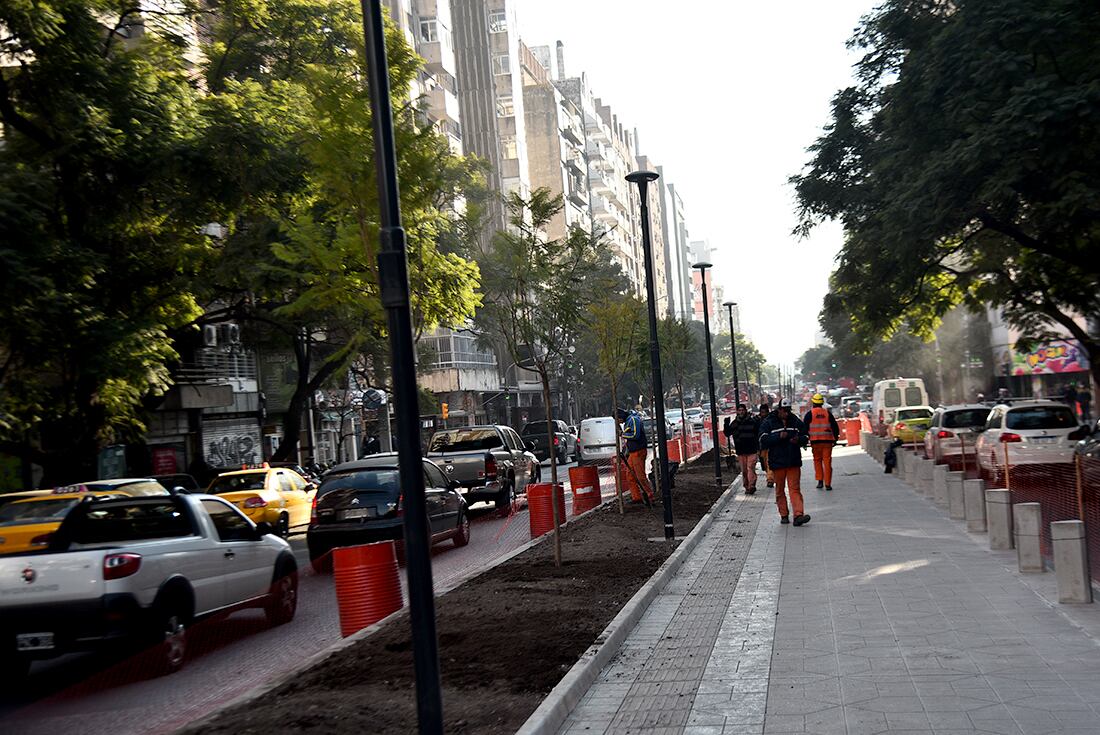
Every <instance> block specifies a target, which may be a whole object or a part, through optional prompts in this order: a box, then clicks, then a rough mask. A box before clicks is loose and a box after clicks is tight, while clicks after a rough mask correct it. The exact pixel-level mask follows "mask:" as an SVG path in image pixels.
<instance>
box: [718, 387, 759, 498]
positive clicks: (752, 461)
mask: <svg viewBox="0 0 1100 735" xmlns="http://www.w3.org/2000/svg"><path fill="white" fill-rule="evenodd" d="M726 436H728V437H730V438H731V439H733V448H734V450H736V452H737V459H738V461H740V463H741V478H742V479H743V481H744V485H745V494H746V495H752V494H753V493H755V492H756V455H757V454H758V453H759V452H760V420H759V419H757V418H756V417H755V416H751V415H749V412H748V410H746V409H745V406H744V404H741V403H739V404H737V416H736V417H735V418H734V419H733V421H731V422H730V430H729V433H728V434H727V435H726Z"/></svg>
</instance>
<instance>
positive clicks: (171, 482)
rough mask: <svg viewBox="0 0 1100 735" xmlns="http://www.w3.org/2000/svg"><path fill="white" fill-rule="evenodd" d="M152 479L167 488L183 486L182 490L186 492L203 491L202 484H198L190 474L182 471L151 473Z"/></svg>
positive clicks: (172, 488) (173, 488)
mask: <svg viewBox="0 0 1100 735" xmlns="http://www.w3.org/2000/svg"><path fill="white" fill-rule="evenodd" d="M153 479H154V480H156V481H157V482H159V483H160V484H161V485H164V486H165V487H166V488H168V489H169V490H175V489H177V488H183V491H184V492H187V493H201V492H202V491H203V486H201V485H199V483H198V480H196V479H195V478H194V477H192V476H191V475H187V474H183V473H177V474H174V475H153Z"/></svg>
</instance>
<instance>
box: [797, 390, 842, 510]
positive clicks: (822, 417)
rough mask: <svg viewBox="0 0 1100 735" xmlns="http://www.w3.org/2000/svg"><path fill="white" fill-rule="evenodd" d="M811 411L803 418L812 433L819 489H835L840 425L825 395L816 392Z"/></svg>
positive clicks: (808, 430) (811, 400)
mask: <svg viewBox="0 0 1100 735" xmlns="http://www.w3.org/2000/svg"><path fill="white" fill-rule="evenodd" d="M810 405H811V406H812V407H811V408H810V411H809V413H807V414H806V418H804V419H803V421H802V422H803V423H804V424H806V430H807V432H808V433H809V435H810V450H811V451H812V452H813V455H814V476H815V477H816V478H817V489H818V490H820V489H821V488H823V487H824V488H825V489H826V490H828V491H832V489H833V447H834V446H835V445H836V443H837V441H838V440H839V439H840V426H839V425H838V424H837V422H836V419H835V418H833V412H832V411H830V410H829V409H827V408H825V396H823V395H821V394H820V393H814V395H813V398H811V399H810Z"/></svg>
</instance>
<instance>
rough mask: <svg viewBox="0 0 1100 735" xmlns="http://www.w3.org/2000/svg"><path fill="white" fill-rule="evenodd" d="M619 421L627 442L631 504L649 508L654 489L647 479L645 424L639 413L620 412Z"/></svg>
mask: <svg viewBox="0 0 1100 735" xmlns="http://www.w3.org/2000/svg"><path fill="white" fill-rule="evenodd" d="M618 415H619V421H620V422H621V423H622V425H623V429H622V434H623V439H624V440H626V466H627V471H626V486H627V489H629V490H630V502H632V503H645V504H646V506H647V507H648V506H649V505H650V502H651V498H652V497H653V489H652V488H651V487H650V486H649V478H647V477H646V471H645V465H646V454H647V452H648V451H649V442H647V441H646V436H645V422H643V421H642V417H641V415H640V414H639V413H638V412H637V411H627V410H626V409H625V408H620V409H619V410H618Z"/></svg>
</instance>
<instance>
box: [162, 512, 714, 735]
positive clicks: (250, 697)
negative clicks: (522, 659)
mask: <svg viewBox="0 0 1100 735" xmlns="http://www.w3.org/2000/svg"><path fill="white" fill-rule="evenodd" d="M727 492H728V491H727ZM616 500H617V496H614V495H613V496H611V497H610V498H609V499H607V500H604V501H603V502H601V503H600V504H599V505H597V506H596V507H595V508H592V509H590V510H586V511H585V512H584V513H581V514H580V515H577V516H571V517H569V518H567V519H566V520H565V522H564V523H562V524H561V526H562V528H564V527H565V526H566V525H568V524H569V523H571V522H572V521H574V520H576V519H578V518H583V517H584V516H586V515H588V514H589V513H593V512H595V511H597V510H599V509H600V508H603V507H604V506H610V505H612V504H613V503H615V502H616ZM719 500H721V498H719ZM710 512H714V509H713V508H712V509H711V511H710ZM704 518H705V516H704ZM552 537H553V534H550V533H544V534H543V535H542V536H539V537H538V538H533V539H531V540H530V541H528V542H527V543H525V544H524V545H523V546H520V547H519V548H517V549H513V550H512V551H509V552H508V553H507V554H504V555H503V556H500V557H498V558H496V559H494V560H493V561H492V562H490V563H489V564H488V565H487V566H485V567H483V568H482V569H480V570H479V571H478V572H477V574H474V575H472V576H470V577H466V578H464V579H460V580H457V581H455V582H453V583H451V584H447V585H443V586H441V587H440V588H439V589H438V590H436V592H435V594H434V595H433V597H441V596H442V595H445V594H447V593H448V592H450V591H451V590H454V589H456V588H458V587H460V586H462V585H463V584H465V583H466V582H469V581H470V580H472V579H476V578H478V577H480V576H481V575H482V574H485V573H486V572H488V571H489V570H491V569H494V568H496V567H498V566H500V565H501V564H503V563H504V562H506V561H509V560H511V559H513V558H515V557H517V556H519V555H520V554H522V553H523V552H525V551H528V550H530V549H532V548H534V547H535V546H538V545H539V544H541V543H543V542H544V541H547V540H548V539H550V538H552ZM688 538H690V536H689V537H688ZM686 542H687V540H686V539H685V542H684V543H686ZM682 546H683V544H681V547H682ZM665 563H666V564H667V563H668V562H667V561H666V562H665ZM408 612H409V608H408V606H404V607H402V608H401V609H400V610H397V611H395V612H392V613H390V614H389V615H387V616H386V617H384V618H382V619H381V620H379V621H378V622H376V623H374V624H373V625H369V626H367V627H366V628H363V629H362V630H359V631H356V632H355V633H352V634H351V635H349V636H348V637H347V638H341V639H340V640H338V641H336V642H335V643H333V644H332V645H330V646H328V647H327V648H324V649H322V650H320V651H317V652H316V653H314V654H313V655H311V656H309V657H308V658H306V659H305V660H304V661H302V662H301V663H300V664H299V665H297V666H295V667H293V668H291V669H289V670H287V671H284V672H282V673H281V674H279V676H277V677H275V678H274V679H271V680H269V681H266V682H264V683H263V684H259V685H257V686H256V687H254V688H253V689H250V690H249V691H247V692H244V693H243V694H241V695H239V696H237V697H234V698H233V699H230V700H228V701H227V702H224V703H222V704H220V705H219V706H218V707H217V709H214V710H211V711H210V712H208V713H206V714H205V715H203V716H202V717H201V718H199V719H197V720H192V721H191V722H188V723H186V724H184V725H173V724H168V725H167V726H166V727H165V728H164V729H159V730H158V731H157V732H164V733H178V734H179V735H185V734H186V733H189V732H193V731H197V730H199V729H200V728H202V727H205V726H206V725H208V724H210V722H212V721H213V720H214V719H216V718H217V717H218V716H219V715H221V714H222V713H224V712H226V711H227V710H230V709H232V708H234V707H237V706H239V705H242V704H247V703H249V702H252V701H255V700H257V699H259V698H260V697H263V696H265V695H267V694H270V693H271V692H272V691H274V690H276V689H278V688H279V687H281V686H282V685H283V684H287V683H289V682H291V681H293V680H295V679H297V678H299V677H300V676H301V675H302V674H304V673H306V672H307V671H309V670H311V669H313V668H315V667H317V666H319V665H320V664H322V663H324V662H325V661H326V660H327V659H329V658H330V657H331V656H333V655H334V654H336V653H338V652H339V651H342V650H344V649H345V648H348V647H349V646H352V645H354V644H356V643H358V642H359V641H361V640H363V639H365V638H369V637H371V636H372V635H374V634H375V633H376V632H378V630H380V629H381V628H382V626H384V625H386V624H387V623H389V622H390V621H393V620H397V619H398V618H400V617H402V616H407V615H408Z"/></svg>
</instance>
